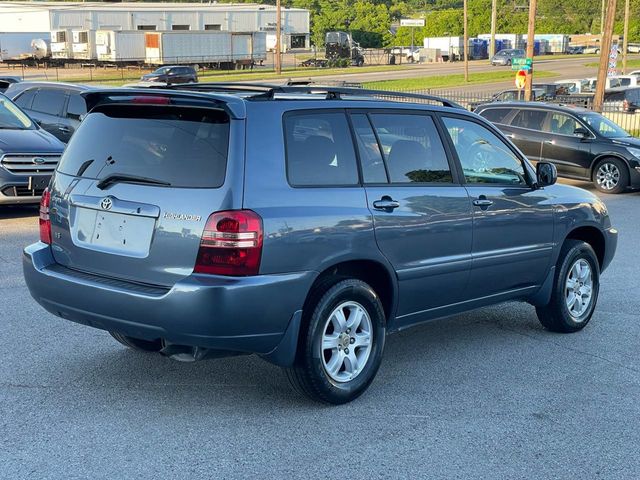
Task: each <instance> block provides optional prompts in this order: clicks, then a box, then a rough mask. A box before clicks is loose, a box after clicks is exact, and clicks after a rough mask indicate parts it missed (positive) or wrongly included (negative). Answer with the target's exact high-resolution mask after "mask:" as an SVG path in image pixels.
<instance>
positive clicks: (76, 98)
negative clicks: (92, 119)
mask: <svg viewBox="0 0 640 480" xmlns="http://www.w3.org/2000/svg"><path fill="white" fill-rule="evenodd" d="M85 113H87V105H86V103H85V102H84V98H82V97H81V96H80V95H78V94H77V93H74V92H71V93H70V94H69V104H68V105H67V115H68V116H70V117H74V118H78V117H80V115H84V114H85Z"/></svg>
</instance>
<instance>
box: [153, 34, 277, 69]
mask: <svg viewBox="0 0 640 480" xmlns="http://www.w3.org/2000/svg"><path fill="white" fill-rule="evenodd" d="M266 47H267V45H266V34H265V32H249V33H231V32H223V31H210V32H207V31H205V32H189V31H172V32H146V33H145V61H146V63H148V64H150V65H180V64H190V65H207V64H211V65H214V66H215V65H220V64H229V65H233V64H247V63H250V62H251V61H260V60H265V59H266Z"/></svg>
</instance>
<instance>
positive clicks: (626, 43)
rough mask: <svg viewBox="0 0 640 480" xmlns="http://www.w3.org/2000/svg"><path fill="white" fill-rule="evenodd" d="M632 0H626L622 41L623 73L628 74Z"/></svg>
mask: <svg viewBox="0 0 640 480" xmlns="http://www.w3.org/2000/svg"><path fill="white" fill-rule="evenodd" d="M630 3H631V0H626V1H625V2H624V33H623V35H624V37H623V41H622V74H623V75H626V74H627V50H628V48H629V39H628V38H627V37H628V36H629V10H630V5H629V4H630Z"/></svg>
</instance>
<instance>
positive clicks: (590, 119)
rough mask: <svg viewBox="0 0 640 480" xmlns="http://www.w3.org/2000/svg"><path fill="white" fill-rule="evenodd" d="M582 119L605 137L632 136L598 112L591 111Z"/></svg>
mask: <svg viewBox="0 0 640 480" xmlns="http://www.w3.org/2000/svg"><path fill="white" fill-rule="evenodd" d="M582 120H584V121H585V122H587V123H588V124H589V126H590V127H591V128H593V129H594V130H595V131H596V132H598V133H599V134H600V135H602V136H603V137H607V138H620V137H630V136H631V135H629V134H628V133H627V132H626V131H625V130H624V129H622V128H620V127H619V126H618V125H616V124H615V123H613V122H612V121H611V120H609V119H608V118H606V117H603V116H602V115H598V114H597V113H590V114H588V115H582Z"/></svg>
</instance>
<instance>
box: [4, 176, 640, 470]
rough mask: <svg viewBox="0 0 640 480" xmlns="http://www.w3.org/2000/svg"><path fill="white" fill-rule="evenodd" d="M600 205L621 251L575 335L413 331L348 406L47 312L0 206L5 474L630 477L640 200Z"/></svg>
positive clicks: (532, 328)
mask: <svg viewBox="0 0 640 480" xmlns="http://www.w3.org/2000/svg"><path fill="white" fill-rule="evenodd" d="M578 185H579V186H582V187H586V188H589V189H591V187H590V186H589V185H588V184H584V183H579V184H578ZM605 197H606V198H605V201H606V203H607V205H608V207H609V210H610V213H611V216H612V220H613V224H614V225H615V226H616V227H617V228H618V229H619V231H620V241H619V245H618V251H617V255H616V257H615V259H614V262H613V263H612V265H611V267H610V269H609V270H608V271H607V272H606V273H605V274H604V275H603V277H602V287H601V292H600V299H599V304H598V307H597V310H596V313H595V315H594V318H593V319H592V321H591V323H590V324H589V325H588V326H587V327H586V329H585V330H583V331H582V332H579V333H576V334H572V335H558V334H552V333H549V332H546V331H545V330H543V329H542V327H541V326H540V324H539V323H538V321H537V319H536V316H535V312H534V309H533V308H532V307H530V306H528V305H524V304H515V303H509V304H505V305H500V306H497V307H493V308H487V309H482V310H477V311H475V312H471V313H468V314H465V315H460V316H457V317H454V318H451V319H448V320H442V321H438V322H433V323H430V324H427V325H423V326H419V327H416V328H414V329H411V330H408V331H404V332H402V333H400V334H398V335H395V336H392V337H390V338H389V340H388V343H387V348H386V353H385V358H384V361H383V365H382V368H381V370H380V373H379V374H378V377H377V379H376V381H375V382H374V384H373V386H372V387H371V388H370V389H369V391H368V392H367V393H365V395H364V396H363V397H361V398H360V399H359V400H357V401H355V402H353V403H351V404H348V405H345V406H340V407H328V406H322V405H318V404H315V403H312V402H310V401H307V400H305V399H302V398H301V397H298V396H297V395H296V394H295V393H294V392H293V391H292V390H291V389H290V388H289V385H288V383H287V380H286V378H285V376H284V374H283V373H282V372H281V371H280V370H279V369H278V368H277V367H275V366H272V365H269V364H267V363H266V362H263V361H261V360H259V359H258V358H256V357H234V358H229V359H222V360H213V361H206V362H200V363H196V364H182V363H177V362H174V361H172V360H169V359H166V358H163V357H161V356H159V355H152V354H141V353H136V352H133V351H130V350H127V349H125V348H124V347H122V346H121V345H119V344H118V343H116V342H115V341H114V340H113V339H112V338H111V337H110V336H109V335H108V334H107V333H106V332H102V331H98V330H94V329H91V328H88V327H84V326H81V325H76V324H73V323H71V322H67V321H64V320H60V319H58V318H56V317H54V316H52V315H50V314H48V313H46V312H45V311H44V310H43V309H42V308H40V307H39V306H38V305H37V304H36V303H35V302H34V301H32V299H31V297H30V296H29V293H28V291H27V289H26V287H25V284H24V281H23V278H22V268H21V250H22V248H23V247H24V246H25V245H27V244H28V243H30V242H32V241H35V240H36V239H37V236H38V226H37V223H38V222H37V209H36V208H34V207H29V208H25V207H21V208H20V207H0V328H1V332H2V333H1V334H0V355H1V357H0V478H3V479H4V478H6V479H23V478H32V479H45V478H56V479H59V478H66V479H73V478H92V479H95V478H110V479H122V478H154V479H158V478H299V477H304V478H327V477H328V478H342V479H349V478H390V477H393V478H445V477H446V478H465V479H466V478H490V479H498V478H532V479H540V478H579V479H594V478H606V479H610V478H621V479H631V478H639V477H640V456H639V455H638V448H639V445H640V427H639V425H640V359H639V355H638V353H639V350H640V313H639V312H640V295H638V293H637V292H638V289H640V273H639V270H640V260H639V259H638V245H639V243H640V193H629V194H624V195H619V196H605Z"/></svg>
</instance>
